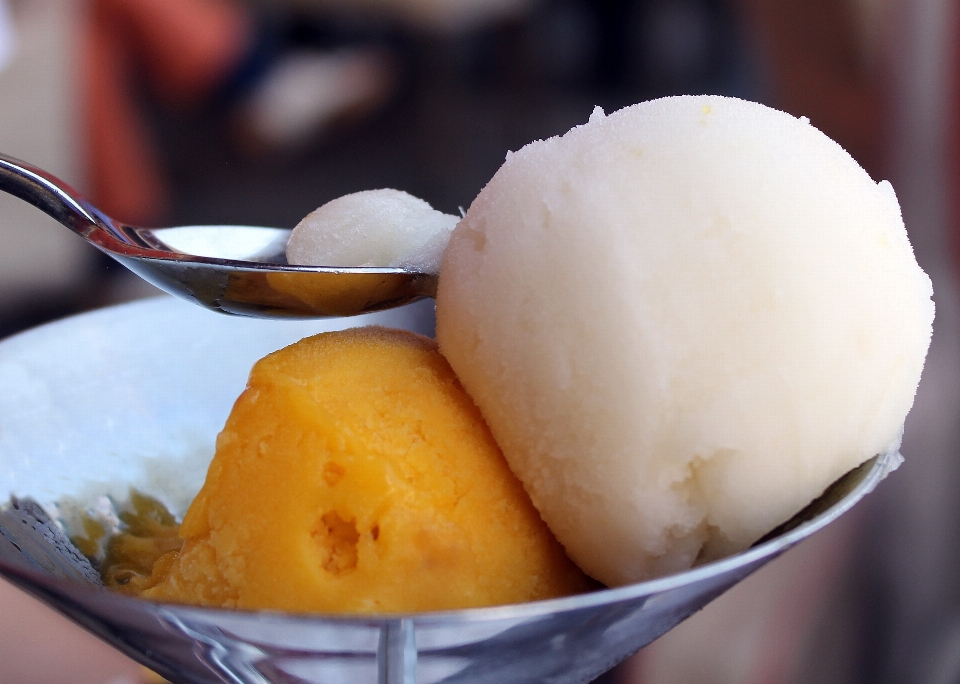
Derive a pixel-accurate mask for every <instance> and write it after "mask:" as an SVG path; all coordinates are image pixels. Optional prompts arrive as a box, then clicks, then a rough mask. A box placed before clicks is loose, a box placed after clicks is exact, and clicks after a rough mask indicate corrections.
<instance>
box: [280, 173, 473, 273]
mask: <svg viewBox="0 0 960 684" xmlns="http://www.w3.org/2000/svg"><path fill="white" fill-rule="evenodd" d="M457 221H459V218H457V217H456V216H452V215H450V214H443V213H441V212H439V211H437V210H436V209H434V208H433V207H431V206H430V205H429V204H427V203H426V202H424V201H423V200H422V199H418V198H416V197H414V196H413V195H410V194H407V193H405V192H402V191H400V190H389V189H384V190H365V191H363V192H356V193H353V194H351V195H344V196H343V197H338V198H337V199H335V200H331V201H330V202H327V203H326V204H324V205H323V206H322V207H320V208H319V209H317V210H316V211H314V212H312V213H310V214H308V215H307V217H306V218H304V219H303V220H302V221H301V222H300V223H299V224H297V227H296V228H294V229H293V233H292V234H291V235H290V241H289V242H288V243H287V262H288V263H291V264H296V265H302V266H382V267H391V268H405V269H409V270H411V271H417V272H420V273H433V274H436V273H438V272H439V270H440V260H441V258H442V256H443V250H444V248H445V247H446V246H447V241H448V240H449V239H450V232H451V231H452V230H453V227H454V226H455V225H457Z"/></svg>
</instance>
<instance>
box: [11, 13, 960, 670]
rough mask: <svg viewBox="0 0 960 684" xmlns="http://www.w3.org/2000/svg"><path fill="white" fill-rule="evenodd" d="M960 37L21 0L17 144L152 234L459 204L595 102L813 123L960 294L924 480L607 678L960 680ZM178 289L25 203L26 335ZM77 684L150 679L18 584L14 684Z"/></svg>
mask: <svg viewBox="0 0 960 684" xmlns="http://www.w3.org/2000/svg"><path fill="white" fill-rule="evenodd" d="M958 21H960V16H958V11H957V7H956V3H954V2H950V1H949V0H592V1H588V0H0V150H2V151H3V152H4V153H7V154H10V155H13V156H15V157H18V158H21V159H24V160H27V161H29V162H31V163H33V164H35V165H37V166H40V167H41V168H44V169H46V170H48V171H50V172H52V173H54V174H55V175H57V176H59V177H61V178H63V179H64V180H66V181H68V182H69V183H70V184H72V185H74V186H75V187H76V188H78V189H80V190H81V191H82V192H84V193H85V194H86V195H87V196H88V197H90V198H91V199H92V200H93V201H94V202H95V203H96V204H97V205H98V206H100V207H101V208H102V209H103V210H104V211H106V213H108V214H110V215H111V216H114V217H115V218H117V219H120V220H122V221H126V222H129V223H132V224H136V225H147V226H152V225H189V224H196V223H227V224H230V223H239V224H253V225H269V226H288V227H292V226H293V225H294V224H296V222H297V221H299V220H300V218H302V217H303V216H305V215H306V214H307V213H308V212H310V211H312V210H313V209H315V208H316V207H318V206H320V205H321V204H323V203H324V202H326V201H327V200H330V199H332V198H334V197H337V196H339V195H342V194H345V193H349V192H354V191H358V190H364V189H372V188H380V187H393V188H398V189H402V190H406V191H407V192H410V193H412V194H414V195H417V196H419V197H422V198H424V199H426V200H427V201H429V202H430V203H431V204H432V205H433V206H434V207H436V208H437V209H440V210H442V211H445V212H448V213H456V212H457V211H458V208H459V207H463V208H466V207H467V206H469V204H470V202H471V201H472V199H473V198H474V197H475V196H476V194H477V193H478V192H479V190H480V189H481V188H482V187H483V185H484V184H485V182H486V181H487V180H488V179H489V178H490V177H491V176H492V175H493V173H494V172H495V171H496V170H497V168H498V167H499V165H500V164H501V162H502V161H503V159H504V156H505V154H506V152H507V151H508V150H516V149H518V148H520V147H521V146H523V145H524V144H525V143H527V142H529V141H531V140H534V139H537V138H545V137H549V136H552V135H556V134H560V133H563V132H565V131H566V130H567V129H569V128H570V127H571V126H573V125H576V124H579V123H583V122H585V121H586V120H587V118H588V117H589V115H590V112H591V110H592V109H593V107H594V106H595V105H600V106H602V107H604V108H605V109H606V111H607V112H610V111H613V110H615V109H618V108H620V107H622V106H625V105H628V104H632V103H635V102H639V101H641V100H645V99H650V98H653V97H658V96H662V95H668V94H682V93H690V94H698V93H714V94H724V95H733V96H737V97H742V98H747V99H752V100H757V101H760V102H764V103H766V104H769V105H772V106H775V107H778V108H780V109H784V110H786V111H788V112H790V113H792V114H794V115H798V116H799V115H805V116H807V117H809V118H810V120H811V122H812V123H813V124H814V125H815V126H817V127H818V128H820V129H821V130H823V131H824V132H825V133H827V134H828V135H829V136H831V137H833V138H834V139H835V140H837V141H838V142H839V143H840V144H841V145H843V146H844V147H845V148H846V149H847V150H848V151H849V152H850V153H851V154H852V155H853V156H854V157H855V158H856V159H857V160H858V161H859V162H860V163H861V164H862V165H863V166H864V168H865V169H866V170H867V171H868V172H869V173H870V174H871V175H872V176H873V177H874V179H877V180H879V179H881V178H886V179H889V180H891V182H892V183H893V185H894V187H895V188H896V190H897V193H898V195H899V198H900V202H901V205H902V208H903V212H904V218H905V221H906V224H907V228H908V230H909V231H910V234H911V238H912V241H913V244H914V246H915V250H916V253H917V257H918V259H919V261H920V263H921V266H923V267H924V269H925V270H926V271H927V272H928V273H929V274H930V275H931V277H932V278H933V281H934V289H935V291H936V296H935V299H936V301H937V321H936V323H935V334H934V341H933V346H932V348H931V351H930V356H929V359H928V362H927V368H926V371H925V374H924V378H923V380H922V383H921V388H920V392H919V394H918V398H917V404H916V406H915V407H914V410H913V412H912V413H911V415H910V417H909V419H908V424H907V429H906V439H905V442H904V446H903V453H904V454H905V456H906V458H907V461H906V463H905V465H904V466H903V467H902V468H901V470H900V471H899V472H897V473H896V474H895V476H893V477H892V478H891V479H890V480H889V481H888V482H886V483H884V484H883V485H882V486H881V488H880V490H879V491H878V493H877V495H876V496H872V497H870V498H869V500H868V501H867V502H866V503H865V504H863V505H861V506H859V507H858V510H856V511H855V512H853V513H852V514H849V515H848V516H846V517H845V518H844V519H842V520H841V521H840V522H839V523H837V524H835V525H833V526H831V528H830V529H829V530H828V531H826V532H824V533H822V534H820V535H818V536H817V537H815V538H814V539H812V540H810V541H808V542H806V543H805V544H804V545H802V546H801V547H800V548H798V549H796V550H795V551H793V552H791V553H789V554H787V555H786V556H784V557H783V558H781V559H780V560H778V561H776V562H774V563H772V564H770V565H769V566H767V567H766V568H764V569H763V570H762V571H760V572H759V573H758V574H757V575H755V576H753V577H751V578H750V579H748V580H747V581H746V582H744V583H743V584H741V585H740V586H738V587H737V588H735V589H734V590H733V591H731V592H729V593H728V594H726V595H725V596H723V597H721V598H720V599H719V600H717V601H716V602H714V603H713V604H711V605H710V606H708V607H707V608H706V609H705V610H704V611H702V612H701V613H699V614H697V615H695V616H694V617H693V618H691V619H690V620H688V621H687V622H686V623H684V624H682V625H681V626H680V627H679V628H677V629H676V630H674V631H673V632H671V633H670V634H668V635H667V636H665V637H663V638H662V639H660V640H659V641H657V642H655V643H654V644H653V645H651V646H650V647H648V648H647V649H645V650H644V651H642V652H641V653H640V654H638V655H637V656H635V657H634V658H633V659H631V660H630V661H628V662H626V663H624V664H623V665H622V666H621V667H619V668H618V669H617V670H616V671H615V672H613V673H611V674H610V675H608V676H606V677H605V678H604V680H603V681H605V682H607V683H610V682H618V683H620V684H646V683H660V682H676V683H685V682H691V683H693V682H698V683H711V682H717V683H720V682H731V683H732V682H738V683H753V682H756V683H758V684H760V683H763V684H770V683H775V682H813V681H816V682H838V683H839V682H843V683H847V682H864V683H867V682H869V683H878V682H879V683H886V682H890V683H893V682H898V683H899V682H925V683H934V684H936V683H940V682H943V683H947V682H960V459H958V458H957V447H958V444H960V420H958V418H960V319H958V316H957V313H958V304H957V296H956V288H955V282H954V277H955V271H956V266H957V263H958V258H960V247H958V245H957V244H956V239H955V238H956V234H957V230H956V226H957V210H958V209H960V206H958V201H957V197H958V193H957V192H956V190H957V188H958V174H957V171H958V162H960V155H958V153H957V150H958V148H957V140H956V136H955V135H954V133H955V131H957V129H958V124H960V114H958V112H960V108H958V106H957V105H958V104H960V103H958V102H957V101H956V99H957V94H958V88H957V87H956V86H957V85H960V68H958V67H960V52H958V43H957V28H958ZM155 293H156V291H155V290H152V288H151V287H150V286H148V285H146V284H144V283H142V282H140V281H139V280H137V279H136V278H135V277H133V276H130V275H128V274H127V273H126V272H125V271H124V270H123V269H122V268H120V267H119V266H116V265H113V264H111V263H110V262H109V260H107V259H105V258H103V257H102V256H100V255H99V254H97V253H96V252H95V250H93V249H92V248H90V247H89V246H88V245H86V244H85V243H83V242H82V241H81V240H80V239H79V238H76V237H75V236H73V235H72V234H70V233H68V231H66V230H65V229H63V228H61V227H59V226H58V225H57V224H55V223H54V222H53V221H52V219H49V218H47V217H46V216H44V215H43V214H41V213H40V212H39V211H37V210H34V209H33V208H31V207H29V206H28V205H26V204H25V203H23V202H20V201H18V200H14V199H13V198H10V197H8V196H6V195H2V196H0V337H2V336H6V335H10V334H13V333H15V332H17V331H18V330H22V329H24V328H27V327H30V326H33V325H36V324H39V323H42V322H44V321H46V320H51V319H54V318H58V317H61V316H64V315H68V314H71V313H76V312H80V311H84V310H88V309H91V308H95V307H99V306H104V305H107V304H110V303H115V302H120V301H126V300H129V299H134V298H138V297H143V296H150V295H151V294H155ZM891 325H896V321H891ZM877 334H878V335H883V331H882V330H878V331H877ZM0 391H2V388H0ZM60 681H62V682H71V683H72V684H101V683H102V684H122V683H127V684H135V683H137V682H143V681H150V680H149V679H148V674H147V673H145V672H143V671H142V670H140V669H139V668H138V667H137V666H136V665H134V664H133V663H131V662H130V661H127V660H125V659H124V658H122V657H121V656H120V655H118V654H115V653H113V652H112V651H111V650H110V649H109V648H107V647H106V646H104V645H102V644H100V643H99V642H98V641H96V640H95V639H94V638H93V637H89V636H87V635H85V634H84V633H83V632H82V631H80V630H79V629H78V628H75V627H74V626H72V625H71V624H69V623H67V622H66V621H64V620H63V619H61V618H59V617H58V616H56V615H54V614H52V613H50V612H49V611H47V610H46V609H44V608H42V607H41V606H39V604H37V603H36V602H35V601H33V600H32V599H30V598H28V597H26V596H24V595H22V594H20V593H19V592H17V591H16V590H14V589H13V588H11V587H10V586H9V585H6V584H3V583H0V684H34V683H37V684H40V683H41V682H42V683H43V684H53V683H54V682H60Z"/></svg>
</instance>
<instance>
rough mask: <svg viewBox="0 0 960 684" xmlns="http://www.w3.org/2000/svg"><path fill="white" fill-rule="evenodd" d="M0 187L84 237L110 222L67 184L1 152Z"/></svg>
mask: <svg viewBox="0 0 960 684" xmlns="http://www.w3.org/2000/svg"><path fill="white" fill-rule="evenodd" d="M0 190H2V191H4V192H6V193H8V194H10V195H13V196H14V197H19V198H20V199H22V200H23V201H25V202H29V203H30V204H32V205H33V206H35V207H36V208H37V209H39V210H40V211H42V212H43V213H45V214H47V215H48V216H50V217H52V218H54V219H56V220H57V221H58V222H59V223H62V224H63V225H64V226H66V227H67V228H69V229H70V230H72V231H73V232H75V233H78V234H80V235H82V236H83V237H89V236H90V233H91V232H94V231H96V230H98V229H99V228H102V226H103V224H104V223H107V224H109V219H107V218H106V217H105V216H103V215H102V214H100V212H98V211H97V210H96V209H94V208H93V206H91V204H90V203H89V202H87V201H86V200H85V199H84V198H83V196H82V195H81V194H80V193H78V192H77V191H76V190H74V189H73V188H71V187H70V186H69V185H67V184H66V183H64V182H63V181H61V180H59V179H58V178H56V177H54V176H51V175H50V174H49V173H47V172H46V171H43V170H41V169H38V168H36V167H35V166H31V165H30V164H27V163H26V162H22V161H20V160H18V159H14V158H13V157H8V156H7V155H4V154H0Z"/></svg>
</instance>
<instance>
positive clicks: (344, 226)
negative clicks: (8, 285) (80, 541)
mask: <svg viewBox="0 0 960 684" xmlns="http://www.w3.org/2000/svg"><path fill="white" fill-rule="evenodd" d="M0 190H2V191H3V192H6V193H9V194H11V195H14V196H16V197H19V198H20V199H22V200H24V201H26V202H29V203H30V204H32V205H33V206H35V207H37V208H38V209H40V210H42V211H43V212H45V213H46V214H48V215H49V216H51V217H53V218H54V219H56V220H57V221H58V222H60V223H61V224H63V225H64V226H66V227H67V228H69V229H70V230H72V231H73V232H75V233H76V234H77V235H79V236H80V237H82V238H84V239H85V240H87V241H88V242H90V243H91V244H93V245H94V246H95V247H97V248H98V249H99V250H100V251H102V252H104V253H106V254H109V255H110V256H111V257H113V258H114V259H116V260H117V261H119V262H120V263H121V264H123V265H124V266H126V267H127V268H129V269H130V270H131V271H133V272H134V273H136V274H137V275H139V276H140V277H142V278H143V279H145V280H147V281H148V282H150V283H152V284H154V285H156V286H157V287H159V288H160V289H161V290H164V291H166V292H169V293H170V294H173V295H176V296H178V297H181V298H183V299H186V300H188V301H191V302H193V303H195V304H199V305H201V306H204V307H206V308H208V309H212V310H214V311H220V312H222V313H228V314H235V315H240V316H253V317H259V318H322V317H326V316H350V315H354V314H361V313H369V312H372V311H380V310H383V309H389V308H392V307H395V306H400V305H402V304H407V303H409V302H412V301H414V300H417V299H421V298H423V297H432V296H434V294H435V293H436V288H437V270H438V268H439V255H440V254H442V252H443V246H444V245H445V244H446V239H447V238H448V237H449V234H450V231H451V230H452V228H453V225H454V224H455V223H456V221H457V219H456V217H453V216H448V215H445V214H441V213H440V212H438V211H434V210H433V209H432V208H430V206H429V205H428V204H427V203H426V202H422V201H421V200H418V199H416V198H414V197H412V196H410V195H407V194H406V193H401V192H399V191H396V190H377V191H370V192H368V193H357V194H356V195H348V196H347V197H343V198H340V199H339V200H334V201H333V202H331V203H329V204H328V205H325V206H324V207H321V208H320V209H318V210H317V211H316V212H314V213H313V214H311V215H310V216H308V217H307V218H306V219H304V221H303V222H302V224H301V226H298V227H297V229H296V231H295V233H296V235H295V237H294V240H293V244H292V245H291V248H290V250H289V251H286V250H287V242H288V240H289V239H290V237H291V231H290V230H288V229H284V228H263V227H254V226H179V227H174V228H138V227H135V226H128V225H125V224H123V223H120V222H119V221H115V220H114V219H112V218H110V217H109V216H107V215H106V214H104V213H103V212H101V211H100V210H99V209H97V208H96V207H95V206H93V205H92V204H91V203H90V202H89V201H88V200H86V199H85V198H84V197H83V196H82V195H81V194H80V193H78V192H77V191H76V190H74V189H73V188H71V187H70V186H69V185H67V184H66V183H64V182H62V181H60V180H59V179H57V178H55V177H54V176H52V175H50V174H48V173H46V172H45V171H42V170H41V169H38V168H36V167H34V166H31V165H29V164H26V163H24V162H21V161H19V160H16V159H13V158H12V157H8V156H5V155H0ZM358 197H359V199H357V198H358ZM318 215H319V218H318ZM324 216H327V217H328V218H324ZM328 220H329V221H332V224H331V227H330V229H331V230H332V231H333V233H334V234H336V236H337V239H336V240H334V241H333V243H334V245H339V247H337V248H335V249H327V248H325V247H323V246H322V245H321V244H320V241H319V239H318V236H319V234H320V232H324V230H325V226H324V225H323V224H324V222H325V221H328ZM420 220H422V221H423V225H419V224H418V223H417V222H418V221H420ZM378 231H383V233H382V237H383V244H384V245H385V246H384V247H383V248H382V249H379V251H378V248H375V247H372V246H371V247H369V249H370V250H372V251H368V252H366V253H364V252H362V251H360V250H358V249H356V248H357V246H358V245H360V244H361V243H366V244H368V245H372V244H373V243H374V242H376V240H374V237H373V236H374V235H376V234H377V232H378ZM297 236H299V237H297ZM405 240H407V242H404V241H405ZM404 245H406V246H407V247H410V249H405V248H404ZM324 249H327V251H324ZM381 252H383V253H381ZM288 254H289V255H290V256H292V257H293V259H292V261H295V262H296V263H292V262H291V261H288V258H287V256H288ZM333 255H338V256H341V257H345V258H343V259H338V260H336V261H335V262H330V263H329V264H328V265H326V266H305V265H300V264H302V263H304V262H305V261H312V263H318V261H317V259H319V258H326V257H327V256H331V257H332V256H333ZM314 256H316V257H317V258H316V259H315V258H313V257H314ZM384 256H389V257H391V258H390V261H389V262H383V261H378V260H379V259H380V258H381V257H384ZM348 257H357V258H359V259H360V261H354V262H353V263H352V264H351V263H350V262H349V261H350V260H349V258H348ZM378 262H379V263H386V264H387V265H386V266H382V267H381V266H372V265H370V264H371V263H378ZM321 263H325V262H321Z"/></svg>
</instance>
